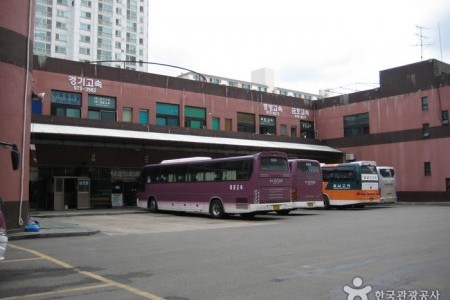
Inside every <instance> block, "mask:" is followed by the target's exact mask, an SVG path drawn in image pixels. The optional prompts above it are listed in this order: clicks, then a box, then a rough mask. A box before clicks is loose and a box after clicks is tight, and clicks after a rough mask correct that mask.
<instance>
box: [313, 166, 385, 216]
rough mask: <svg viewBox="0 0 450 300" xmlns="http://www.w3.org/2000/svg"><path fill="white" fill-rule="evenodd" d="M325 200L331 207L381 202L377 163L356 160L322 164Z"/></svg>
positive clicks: (325, 204) (362, 205) (328, 206)
mask: <svg viewBox="0 0 450 300" xmlns="http://www.w3.org/2000/svg"><path fill="white" fill-rule="evenodd" d="M322 175H323V188H322V192H323V201H324V206H325V207H326V208H330V207H346V206H347V207H351V206H353V207H364V206H365V205H366V204H378V203H380V190H379V183H378V173H377V165H376V163H375V162H374V161H356V162H349V163H340V164H328V165H322Z"/></svg>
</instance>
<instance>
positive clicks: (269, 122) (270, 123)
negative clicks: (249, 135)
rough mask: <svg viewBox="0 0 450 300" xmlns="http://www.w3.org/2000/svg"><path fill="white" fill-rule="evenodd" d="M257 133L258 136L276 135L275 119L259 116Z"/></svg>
mask: <svg viewBox="0 0 450 300" xmlns="http://www.w3.org/2000/svg"><path fill="white" fill-rule="evenodd" d="M259 133H260V134H277V121H276V118H275V117H269V116H260V117H259Z"/></svg>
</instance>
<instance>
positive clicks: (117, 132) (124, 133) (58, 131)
mask: <svg viewBox="0 0 450 300" xmlns="http://www.w3.org/2000/svg"><path fill="white" fill-rule="evenodd" d="M31 133H32V134H50V135H67V136H85V137H110V138H123V139H136V140H147V141H158V140H160V141H165V142H185V143H194V144H213V145H217V146H220V145H228V146H247V147H257V148H260V149H261V150H264V149H279V150H280V151H282V150H283V149H285V150H299V151H317V152H328V153H333V154H341V153H342V152H341V151H339V150H337V149H334V148H332V147H329V146H324V145H311V144H302V143H287V142H275V141H263V140H250V139H237V138H223V137H210V136H196V135H183V134H172V133H160V132H149V131H134V130H122V129H110V128H95V127H82V126H68V125H54V124H40V123H32V124H31Z"/></svg>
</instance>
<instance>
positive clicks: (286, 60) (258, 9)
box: [149, 0, 450, 93]
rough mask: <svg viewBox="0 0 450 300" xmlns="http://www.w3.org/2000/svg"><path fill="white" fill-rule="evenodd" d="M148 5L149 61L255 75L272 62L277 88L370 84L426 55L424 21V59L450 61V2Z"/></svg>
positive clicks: (267, 0)
mask: <svg viewBox="0 0 450 300" xmlns="http://www.w3.org/2000/svg"><path fill="white" fill-rule="evenodd" d="M149 2H150V10H149V11H150V13H149V61H150V62H157V63H165V64H171V65H177V66H180V67H184V68H188V69H192V70H194V71H196V72H199V73H204V74H209V75H217V76H221V77H227V78H232V79H238V80H243V81H250V79H251V72H252V71H254V70H257V69H260V68H264V67H266V68H271V69H273V70H274V72H275V85H276V86H277V87H282V88H287V89H293V90H299V91H305V92H309V93H318V91H319V90H320V89H328V88H338V87H346V88H349V90H344V91H346V92H351V89H357V90H363V89H370V88H372V87H374V86H373V84H376V85H378V82H379V71H380V70H384V69H389V68H393V67H398V66H402V65H406V64H410V63H415V62H418V61H420V60H421V48H420V47H419V46H415V45H418V44H420V38H419V37H418V36H417V35H418V34H419V33H420V32H419V29H418V28H416V26H421V27H424V28H425V29H423V31H422V35H423V36H424V38H423V43H424V44H427V45H425V46H424V47H423V59H424V60H426V59H430V58H436V59H439V60H443V61H444V62H447V63H450V1H448V0H376V1H374V0H371V1H367V0H339V1H337V0H313V1H306V0H276V1H275V0H260V1H245V0H228V1H214V0H190V1H186V0H149ZM439 28H440V30H439ZM439 32H440V34H439ZM439 36H440V38H439ZM441 49H442V56H441ZM149 71H150V72H154V73H159V74H164V75H170V76H177V75H179V74H181V72H182V71H181V70H177V69H170V68H162V67H156V66H152V65H150V66H149ZM339 91H343V89H340V90H339Z"/></svg>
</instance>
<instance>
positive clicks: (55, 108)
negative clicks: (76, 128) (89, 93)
mask: <svg viewBox="0 0 450 300" xmlns="http://www.w3.org/2000/svg"><path fill="white" fill-rule="evenodd" d="M51 101H52V104H51V114H52V116H61V117H68V118H81V94H78V93H70V92H61V91H52V100H51Z"/></svg>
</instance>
